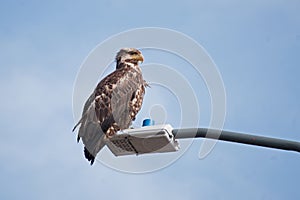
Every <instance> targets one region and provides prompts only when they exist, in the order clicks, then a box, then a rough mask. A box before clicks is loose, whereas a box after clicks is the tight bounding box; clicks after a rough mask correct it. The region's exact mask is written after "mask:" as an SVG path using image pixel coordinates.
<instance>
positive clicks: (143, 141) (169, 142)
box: [106, 124, 300, 156]
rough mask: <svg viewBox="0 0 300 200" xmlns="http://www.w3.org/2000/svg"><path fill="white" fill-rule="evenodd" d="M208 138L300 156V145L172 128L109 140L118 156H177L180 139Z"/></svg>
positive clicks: (144, 130)
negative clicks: (174, 154)
mask: <svg viewBox="0 0 300 200" xmlns="http://www.w3.org/2000/svg"><path fill="white" fill-rule="evenodd" d="M187 138H209V139H213V140H222V141H227V142H235V143H242V144H247V145H255V146H261V147H268V148H274V149H281V150H288V151H296V152H300V142H297V141H290V140H285V139H279V138H272V137H265V136H258V135H251V134H246V133H238V132H232V131H226V130H216V129H208V128H185V129H173V128H172V126H171V125H169V124H164V125H151V126H144V127H141V128H135V129H126V130H123V131H122V132H120V133H119V134H117V135H116V136H114V137H113V138H111V139H110V140H107V142H106V144H107V146H108V148H109V149H110V150H111V152H112V153H113V154H114V155H115V156H124V155H133V154H136V155H138V154H148V153H164V152H175V151H178V150H179V148H180V147H179V142H178V140H179V139H187Z"/></svg>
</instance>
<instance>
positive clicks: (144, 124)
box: [143, 119, 154, 126]
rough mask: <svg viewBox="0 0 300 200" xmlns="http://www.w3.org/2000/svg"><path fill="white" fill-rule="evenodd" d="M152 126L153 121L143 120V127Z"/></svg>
mask: <svg viewBox="0 0 300 200" xmlns="http://www.w3.org/2000/svg"><path fill="white" fill-rule="evenodd" d="M152 125H154V120H152V119H144V120H143V126H152Z"/></svg>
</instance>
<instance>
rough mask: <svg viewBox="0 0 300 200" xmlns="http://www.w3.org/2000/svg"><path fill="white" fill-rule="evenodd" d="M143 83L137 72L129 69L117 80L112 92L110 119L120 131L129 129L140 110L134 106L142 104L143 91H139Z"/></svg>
mask: <svg viewBox="0 0 300 200" xmlns="http://www.w3.org/2000/svg"><path fill="white" fill-rule="evenodd" d="M143 82H144V80H143V77H142V74H141V73H140V72H139V71H137V70H135V69H129V70H128V71H127V72H126V74H123V76H121V78H120V79H118V81H117V84H116V87H114V88H113V90H112V96H111V110H112V117H113V120H114V122H115V123H116V124H117V125H118V127H119V129H121V130H123V129H127V128H129V126H130V125H131V122H132V121H133V120H134V119H135V116H136V114H137V112H138V111H139V109H140V107H139V108H137V107H136V105H137V104H140V105H141V104H142V99H143V95H144V89H143V90H142V91H141V88H143V87H144V86H143ZM133 102H134V103H133Z"/></svg>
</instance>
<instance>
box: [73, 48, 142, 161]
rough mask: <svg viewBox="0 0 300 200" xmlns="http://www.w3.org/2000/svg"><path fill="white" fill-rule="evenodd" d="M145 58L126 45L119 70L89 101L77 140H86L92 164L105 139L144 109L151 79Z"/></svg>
mask: <svg viewBox="0 0 300 200" xmlns="http://www.w3.org/2000/svg"><path fill="white" fill-rule="evenodd" d="M143 61H144V58H143V55H142V54H141V52H140V51H139V50H137V49H134V48H123V49H121V50H120V51H119V52H118V53H117V56H116V70H115V71H114V72H112V73H111V74H109V75H108V76H106V77H105V78H104V79H102V80H101V81H100V82H99V83H98V85H97V87H96V89H95V90H94V92H93V93H92V94H91V95H90V97H89V98H88V100H87V101H86V103H85V105H84V108H83V112H82V117H81V119H80V120H79V122H78V123H77V124H76V125H75V127H74V128H73V131H74V130H75V129H76V127H77V126H78V125H79V124H80V128H79V132H78V137H77V142H79V140H80V138H81V139H82V141H83V144H84V146H85V147H84V155H85V157H86V159H88V161H90V164H91V165H92V164H93V163H94V161H95V157H96V155H97V153H98V152H99V151H100V150H101V149H102V148H103V147H104V146H105V140H107V139H109V138H111V137H112V136H113V135H115V134H116V132H117V131H119V130H123V129H127V128H129V126H130V124H131V122H132V121H133V120H135V117H136V115H137V113H138V112H139V110H140V109H141V106H142V103H143V98H144V94H145V87H146V86H147V83H146V82H145V81H144V79H143V76H142V72H141V69H140V67H139V62H143Z"/></svg>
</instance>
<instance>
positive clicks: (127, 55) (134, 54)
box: [116, 48, 144, 66]
mask: <svg viewBox="0 0 300 200" xmlns="http://www.w3.org/2000/svg"><path fill="white" fill-rule="evenodd" d="M143 61H144V57H143V55H142V53H141V52H140V51H139V50H137V49H135V48H123V49H120V51H119V52H118V53H117V56H116V62H117V66H119V64H120V63H127V64H129V63H131V64H134V65H137V64H138V63H139V62H143Z"/></svg>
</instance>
